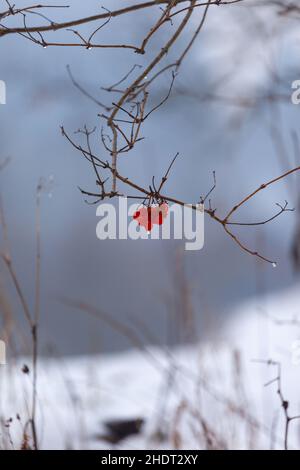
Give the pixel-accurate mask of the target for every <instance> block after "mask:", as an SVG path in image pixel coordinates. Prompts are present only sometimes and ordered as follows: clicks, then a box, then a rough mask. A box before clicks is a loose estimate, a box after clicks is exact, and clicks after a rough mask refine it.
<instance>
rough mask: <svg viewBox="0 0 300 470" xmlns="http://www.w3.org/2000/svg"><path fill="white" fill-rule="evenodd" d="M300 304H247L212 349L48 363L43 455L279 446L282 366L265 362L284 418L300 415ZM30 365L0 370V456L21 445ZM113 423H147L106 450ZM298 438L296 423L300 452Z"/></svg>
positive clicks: (295, 430) (287, 300)
mask: <svg viewBox="0 0 300 470" xmlns="http://www.w3.org/2000/svg"><path fill="white" fill-rule="evenodd" d="M299 300H300V296H299V290H298V289H297V288H293V289H290V290H289V291H286V292H284V293H281V294H278V295H276V296H273V297H269V298H266V299H265V300H261V299H260V301H259V302H257V303H255V302H254V303H253V302H251V303H247V304H245V305H242V306H240V307H239V308H238V309H237V311H236V312H235V313H234V314H233V315H232V320H231V321H230V322H229V324H228V325H227V326H226V328H223V330H222V334H220V335H219V337H218V339H216V340H215V341H214V342H213V343H212V342H211V343H207V344H205V343H201V344H199V345H197V346H190V347H184V348H178V349H176V350H172V351H170V350H168V351H167V350H163V349H158V348H147V349H145V350H144V351H142V350H139V351H131V352H127V353H124V354H118V355H114V356H102V355H98V356H94V357H84V358H68V359H63V358H60V359H57V360H42V361H41V362H40V364H39V381H38V430H39V440H40V446H41V448H45V449H46V448H47V449H66V448H77V449H102V448H115V449H122V448H123V449H135V448H137V449H150V448H152V449H153V448H193V449H199V448H222V449H228V448H230V449H233V448H234V449H237V448H242V449H249V448H265V449H270V448H272V447H273V448H282V447H283V445H284V443H283V440H284V427H285V421H284V414H283V409H282V408H281V403H280V398H279V396H278V394H277V393H276V391H277V384H276V382H274V383H271V384H269V385H268V386H264V384H266V383H267V382H268V381H270V380H272V379H274V378H276V375H277V367H276V366H272V365H269V366H268V365H267V364H265V363H264V362H263V361H265V360H269V359H272V360H274V361H280V364H281V381H282V383H281V389H282V393H283V395H284V399H285V400H288V401H289V408H288V411H289V413H290V416H295V415H297V414H300V401H299V396H300V394H299V391H300V390H299V389H300V381H299V380H298V377H299V370H300V369H299V365H298V362H299V358H300V353H299V350H300V328H299V325H300V323H299V324H298V321H297V313H298V304H299ZM299 319H300V317H299ZM24 361H25V360H22V361H20V362H18V363H15V364H13V363H12V362H10V361H9V363H8V364H7V365H6V366H1V369H0V415H1V419H2V430H1V437H0V445H1V447H2V448H3V447H4V446H5V447H6V448H9V447H11V446H12V445H13V446H15V447H16V448H18V447H19V446H20V440H21V434H22V428H23V427H24V424H25V422H26V420H27V418H28V406H29V404H30V380H31V377H30V373H29V374H24V373H23V372H22V371H21V369H22V366H23V364H24ZM25 362H27V361H25ZM17 413H18V414H19V416H20V419H17V418H16V415H17ZM9 418H13V420H12V422H11V423H9V425H8V426H5V422H6V420H7V419H9ZM112 419H144V420H145V424H144V426H143V427H142V430H141V432H140V433H139V434H137V435H134V436H129V437H127V438H126V439H124V440H121V441H120V442H118V443H109V442H107V441H105V440H103V439H102V437H101V436H103V434H105V427H104V423H105V421H106V420H112ZM299 431H300V422H299V423H298V422H297V420H295V421H291V423H290V430H289V434H288V444H289V448H297V447H298V448H299V440H300V433H299Z"/></svg>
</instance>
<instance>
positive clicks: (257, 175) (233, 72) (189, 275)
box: [0, 0, 300, 354]
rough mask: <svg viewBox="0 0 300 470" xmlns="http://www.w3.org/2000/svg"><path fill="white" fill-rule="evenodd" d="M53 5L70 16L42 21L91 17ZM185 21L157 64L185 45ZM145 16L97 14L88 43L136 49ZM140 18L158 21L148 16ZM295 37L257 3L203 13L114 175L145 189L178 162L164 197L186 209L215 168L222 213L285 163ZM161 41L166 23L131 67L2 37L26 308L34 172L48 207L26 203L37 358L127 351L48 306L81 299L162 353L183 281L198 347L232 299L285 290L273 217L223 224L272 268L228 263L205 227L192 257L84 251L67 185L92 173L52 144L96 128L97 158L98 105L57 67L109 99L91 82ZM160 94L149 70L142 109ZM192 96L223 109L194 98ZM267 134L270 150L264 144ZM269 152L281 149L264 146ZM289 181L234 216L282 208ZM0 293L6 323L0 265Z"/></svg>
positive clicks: (90, 247)
mask: <svg viewBox="0 0 300 470" xmlns="http://www.w3.org/2000/svg"><path fill="white" fill-rule="evenodd" d="M3 3H4V2H3ZM16 3H17V6H19V3H20V5H21V4H23V3H22V2H16ZM54 3H55V2H54ZM56 3H57V4H60V2H56ZM68 3H69V4H70V5H71V8H70V9H68V10H61V11H59V12H58V13H55V12H53V11H50V12H49V16H50V15H51V17H52V18H54V19H58V18H59V19H61V20H62V19H63V18H77V17H81V16H87V15H89V14H95V13H96V12H98V11H99V10H100V7H99V2H98V1H94V0H89V1H85V2H79V0H76V1H72V2H68ZM249 3H252V4H253V2H251V1H250V2H249ZM120 4H122V5H123V1H120V0H114V1H106V2H105V3H104V6H106V7H107V8H110V9H114V8H117V7H120ZM126 4H127V2H126ZM2 7H3V8H2V9H4V6H3V5H2ZM200 10H201V9H199V11H198V12H197V13H195V15H194V16H195V18H194V20H193V22H192V24H191V26H190V27H189V28H188V29H187V31H186V33H185V34H184V35H183V36H182V38H181V40H180V41H179V42H178V45H177V46H176V48H175V49H174V51H173V52H171V53H170V54H169V55H168V57H167V58H166V63H167V62H170V61H172V60H174V58H175V57H176V56H177V55H178V53H180V51H181V50H182V48H183V47H185V45H186V44H187V41H188V39H189V37H190V34H191V33H192V31H193V27H195V26H196V24H197V22H199V19H200V17H201V12H200ZM153 11H154V10H145V11H143V12H141V13H133V14H131V15H126V16H123V17H121V18H117V19H113V20H112V21H111V22H110V24H109V25H107V26H106V27H105V28H104V29H103V30H101V32H100V33H99V34H98V36H97V40H98V41H99V42H105V41H107V42H115V43H117V42H120V43H125V42H127V43H132V44H139V43H140V42H141V40H142V38H143V35H144V34H145V31H148V30H149V28H150V27H151V24H152V22H153V21H154V18H153ZM155 12H156V13H155V14H156V15H159V13H160V10H159V8H158V7H157V8H156V10H155ZM14 21H15V22H16V19H14V18H13V19H12V20H11V24H14ZM28 21H29V19H28ZM31 21H32V22H33V23H40V22H41V21H42V20H41V19H38V18H37V19H36V18H34V19H31ZM279 25H280V26H279ZM296 26H297V23H296V22H295V23H293V22H291V23H289V22H288V21H287V20H284V21H283V23H282V20H281V19H279V18H278V17H277V16H276V15H273V14H272V13H271V11H265V10H263V11H262V10H261V9H259V7H251V9H246V7H245V6H234V5H231V6H229V7H228V8H227V9H226V7H222V8H213V7H212V8H211V11H210V12H209V15H208V19H207V23H206V25H205V28H204V30H203V31H202V33H201V34H200V35H199V37H198V39H197V41H196V43H195V46H194V48H193V50H192V51H191V53H190V55H189V57H188V59H187V60H186V62H184V63H183V66H182V69H181V71H180V73H179V75H178V77H177V79H176V82H175V85H174V88H173V91H172V95H171V97H170V99H169V100H168V101H167V103H166V104H165V105H164V107H162V108H160V109H159V110H158V111H157V112H156V114H153V115H152V116H151V117H150V118H149V120H148V121H146V123H145V125H144V128H143V135H144V136H145V137H146V139H145V141H143V142H141V143H140V144H138V145H137V147H136V149H135V150H134V152H132V154H131V155H128V156H124V157H122V162H120V169H121V170H122V171H123V172H124V174H126V175H128V176H130V177H132V178H133V179H134V178H135V179H136V180H137V181H138V182H140V183H141V184H149V183H150V181H151V177H152V175H156V176H157V177H160V176H161V175H162V173H163V172H164V171H165V169H166V167H167V165H168V163H169V161H170V159H171V157H172V156H173V155H174V154H175V153H176V152H179V153H180V159H178V161H177V163H176V166H175V167H174V169H173V171H172V174H171V177H170V178H169V180H168V183H167V185H166V192H167V193H168V194H170V195H173V196H175V197H178V198H182V199H183V200H186V201H189V202H192V201H197V200H199V196H200V195H201V194H204V193H206V192H207V190H208V189H209V188H210V187H211V184H212V171H213V170H215V171H216V174H217V188H216V190H215V192H214V194H213V196H212V200H213V205H214V206H215V207H217V209H218V211H219V213H220V214H225V213H226V210H228V209H229V208H231V207H232V206H233V205H234V204H235V203H236V202H238V201H239V200H240V199H241V197H243V196H244V195H245V194H247V193H248V192H250V191H251V190H252V189H254V188H255V187H256V186H258V185H259V184H261V183H262V182H265V181H267V180H269V179H271V178H273V177H275V176H277V175H279V174H280V173H281V172H282V171H284V170H287V169H289V168H290V167H291V166H295V165H296V163H297V162H296V160H297V155H295V152H294V150H293V145H292V141H293V139H292V137H291V131H294V132H296V133H297V128H298V121H297V119H298V116H299V110H298V109H299V108H297V106H293V105H292V104H291V102H290V99H289V95H290V88H291V81H292V80H296V79H297V78H298V79H299V78H300V72H299V76H297V75H296V76H295V73H294V72H293V69H292V68H291V64H293V61H295V59H296V53H295V52H294V50H296V49H295V48H296V46H295V45H297V41H299V38H297V35H296V33H295V35H293V34H294V33H293V32H294V29H296ZM173 27H174V26H173ZM92 30H93V25H89V26H85V27H83V28H82V29H80V31H82V32H83V33H84V32H88V31H92ZM171 31H172V26H171V25H167V26H166V27H164V28H163V29H162V31H161V33H160V34H158V36H157V37H156V38H155V39H153V40H152V42H150V43H149V46H148V50H147V54H146V55H145V56H142V57H141V56H137V55H136V54H134V52H132V51H127V50H125V51H117V50H101V49H95V50H90V51H88V50H86V49H84V48H75V47H74V48H64V47H61V48H58V47H57V48H51V47H48V48H46V49H43V48H42V47H40V46H38V45H35V44H33V43H32V42H31V41H29V40H26V39H24V38H22V37H20V36H15V35H14V36H12V35H11V36H7V37H4V38H2V39H1V41H0V58H1V60H0V79H2V80H5V82H6V85H7V104H6V105H5V106H4V105H3V106H0V120H1V121H0V122H1V125H0V157H1V159H4V158H6V157H7V156H11V161H10V163H9V165H8V166H7V167H6V168H5V169H4V170H3V171H2V172H1V175H0V181H1V195H2V199H3V205H4V208H5V213H6V218H7V224H8V228H9V236H10V241H11V246H12V252H13V255H14V262H15V266H16V269H17V272H18V275H19V278H20V280H21V282H22V285H23V287H24V291H25V294H26V296H27V298H28V300H29V302H30V304H32V303H33V301H34V237H35V188H36V185H37V182H38V180H39V178H40V177H44V178H46V179H47V178H49V177H50V176H51V175H53V178H54V183H53V187H52V188H51V189H50V190H49V191H50V192H51V194H52V197H51V198H50V197H48V196H49V195H48V191H47V192H46V193H45V194H44V195H43V198H42V321H41V332H42V345H41V348H42V350H43V351H44V352H45V353H46V352H47V351H49V348H52V349H53V348H55V350H56V351H59V352H60V353H63V354H82V353H92V352H95V351H116V350H119V349H124V348H127V347H130V346H131V345H130V342H129V341H128V340H127V339H126V338H124V337H122V335H121V334H118V332H116V331H114V330H112V329H110V328H109V327H107V326H105V324H102V323H101V322H98V321H96V320H93V319H91V318H90V317H88V316H87V315H86V314H83V313H80V312H77V311H75V310H74V309H72V308H70V307H69V306H66V305H65V304H64V303H63V302H62V300H61V299H62V298H63V297H64V298H68V299H72V300H81V301H85V302H89V303H90V304H92V305H95V306H97V307H98V308H99V309H100V310H103V311H105V312H107V313H108V314H109V315H111V316H112V317H114V318H117V319H119V320H120V321H122V322H129V323H130V324H131V325H132V324H135V326H136V328H137V330H139V327H138V325H139V321H142V322H143V324H145V329H147V330H148V329H149V331H151V334H152V335H153V336H154V338H155V339H156V341H157V342H158V343H174V342H176V341H177V340H178V336H180V334H178V332H177V333H176V329H178V328H180V325H179V324H178V315H180V312H178V310H180V308H181V306H180V302H178V301H177V297H178V292H179V290H180V289H181V288H182V289H183V290H184V289H185V288H183V287H182V282H183V278H184V277H185V281H184V282H185V283H186V286H187V289H188V290H189V292H190V296H191V302H192V305H193V314H194V317H195V319H196V323H197V328H198V330H197V334H198V335H199V337H202V338H203V337H204V338H205V337H209V335H211V334H214V333H217V332H218V329H219V328H221V327H222V323H223V322H224V321H226V318H228V315H230V311H231V309H232V307H233V306H234V305H235V304H236V303H237V302H239V301H241V300H243V299H245V298H248V297H253V296H256V295H259V294H260V293H262V292H267V291H273V290H279V289H284V288H286V287H287V286H289V285H291V284H292V283H294V282H297V277H296V276H295V273H294V271H293V269H292V265H291V259H290V254H289V253H290V247H291V243H292V240H293V235H294V230H295V223H296V221H297V214H296V213H294V214H291V213H287V214H283V215H282V217H280V218H278V219H277V220H275V221H274V222H273V223H271V224H269V225H268V226H263V227H258V228H250V229H248V228H241V229H237V233H238V234H239V236H240V237H241V239H242V240H243V241H245V242H246V243H247V244H248V245H249V246H250V247H251V248H257V249H259V250H260V251H262V252H263V254H265V255H266V256H268V257H270V258H272V259H273V258H274V259H276V260H277V261H278V267H277V268H276V269H272V267H271V266H270V265H268V264H263V263H260V262H258V261H257V260H256V259H255V258H254V257H252V256H249V255H247V254H245V253H244V252H242V251H241V250H240V249H239V248H238V246H237V245H235V244H234V243H233V241H232V240H231V239H230V238H229V237H227V236H226V234H225V233H224V231H223V230H222V227H220V226H218V225H217V224H216V223H214V222H213V221H210V220H209V219H206V226H205V246H204V249H203V250H202V251H199V252H185V251H184V249H183V244H182V243H178V242H176V243H175V242H172V241H164V242H161V241H138V242H135V241H101V242H100V241H99V240H97V238H96V235H95V228H96V222H97V219H96V215H95V210H96V207H95V206H92V207H90V206H87V205H86V204H85V203H84V201H83V198H82V196H81V194H80V193H79V191H78V189H77V186H79V185H80V186H82V187H85V188H87V189H90V190H94V189H95V186H94V180H95V178H94V176H93V173H92V170H91V168H90V167H89V165H88V164H87V163H86V162H85V161H84V160H83V159H82V158H81V156H80V155H79V154H78V153H77V152H76V151H74V149H73V148H71V146H70V145H69V144H68V143H67V142H66V140H65V139H64V138H63V137H62V136H61V134H60V130H59V126H60V125H62V124H63V125H64V126H65V128H66V129H67V130H68V131H70V132H73V131H75V130H76V129H78V128H79V127H82V126H83V125H84V124H87V125H88V126H89V127H93V126H94V125H97V126H98V133H97V135H96V138H95V141H94V148H95V151H96V152H98V153H99V155H103V148H102V147H101V142H100V139H99V127H100V125H101V124H102V123H101V122H100V120H99V118H98V117H97V113H98V112H99V108H97V106H96V105H95V104H93V103H92V102H91V101H89V100H88V99H87V98H86V97H84V96H83V95H82V94H80V92H79V91H78V90H77V89H76V88H75V87H74V86H73V85H72V83H71V82H70V79H69V77H68V74H67V71H66V65H67V64H69V65H70V67H71V70H72V72H73V74H74V76H75V77H76V79H77V80H78V82H80V84H81V85H82V86H84V87H85V88H86V89H87V90H89V91H90V92H91V93H92V94H93V95H95V96H97V97H98V98H99V99H100V100H102V101H106V102H107V103H108V104H110V102H111V101H112V99H113V96H111V95H106V94H105V92H103V91H102V90H101V86H108V85H111V84H112V83H114V82H116V81H118V80H119V79H120V78H121V77H122V76H123V75H124V74H126V73H127V72H128V70H129V69H130V68H131V67H132V66H133V65H134V64H135V63H137V64H140V65H144V64H147V63H148V62H149V60H150V59H151V57H153V55H154V54H155V52H157V50H159V48H160V47H161V45H162V43H163V41H164V40H165V39H166V38H167V37H168V36H169V35H170V33H171ZM45 38H46V39H48V40H49V41H50V40H58V39H61V40H63V41H68V40H69V41H71V42H74V41H76V38H75V37H74V36H73V35H72V33H70V32H69V33H68V32H60V33H49V34H48V35H45ZM54 38H55V39H54ZM176 54H177V55H176ZM291 70H292V72H291ZM274 71H275V72H274ZM275 73H276V74H278V76H279V77H280V78H281V79H282V83H281V84H280V85H278V83H277V84H275V81H274V80H273V79H272V77H273V76H274V74H275ZM169 84H170V74H165V75H164V76H163V77H162V78H161V80H160V81H158V82H157V84H156V85H155V86H153V88H152V99H153V103H157V102H159V100H160V99H161V98H163V97H164V96H165V94H166V92H167V90H168V87H169ZM278 90H279V92H280V93H281V94H285V95H286V98H284V99H281V100H280V101H279V102H278V103H276V104H274V103H273V104H270V103H266V101H265V100H263V99H261V98H259V97H261V96H263V95H265V94H267V93H276V92H277V91H278ZM207 94H210V95H218V96H219V97H220V96H221V97H224V96H225V95H226V96H227V95H228V96H230V97H231V99H230V100H227V99H210V100H208V99H203V96H205V95H207ZM239 97H244V98H246V99H248V100H250V101H251V103H252V101H253V100H254V101H255V97H258V99H257V105H256V106H255V107H254V108H253V107H251V106H247V104H246V105H245V106H243V105H241V103H240V102H239V103H237V101H238V98H239ZM272 128H273V138H271V131H270V129H272ZM278 129H279V130H280V133H279V132H278ZM274 135H275V137H277V138H278V139H279V141H280V142H279V143H278V142H277V144H276V146H275V145H274ZM280 143H282V144H283V150H282V151H278V149H279V147H280ZM298 161H299V160H298ZM297 181H299V180H297V179H296V178H295V177H291V178H290V179H289V184H286V183H285V182H281V183H278V184H277V185H274V186H273V187H271V188H269V189H268V190H267V191H265V192H262V193H261V194H260V195H258V196H257V197H256V198H255V199H254V200H253V201H250V203H249V204H248V205H247V207H246V208H245V209H243V210H241V211H240V212H239V213H238V214H236V218H238V219H239V220H260V219H264V218H266V217H268V216H270V215H272V214H273V212H274V211H275V210H276V207H275V202H283V201H284V200H285V199H288V201H289V203H290V204H291V206H293V205H294V206H296V204H297V193H296V187H297ZM292 183H293V184H292ZM183 271H184V273H185V274H184V275H183ZM1 285H2V286H3V291H4V292H5V295H6V296H7V298H8V299H9V302H10V303H11V306H12V309H13V311H14V314H15V315H16V317H20V318H21V311H20V305H19V301H18V299H17V297H16V295H15V293H14V291H13V289H12V287H11V284H10V281H9V278H8V276H7V273H6V272H5V269H4V266H3V265H1ZM172 325H173V326H172ZM174 325H175V326H174ZM174 331H175V333H174ZM170 332H171V333H170Z"/></svg>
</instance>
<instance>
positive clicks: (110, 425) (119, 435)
mask: <svg viewBox="0 0 300 470" xmlns="http://www.w3.org/2000/svg"><path fill="white" fill-rule="evenodd" d="M144 423H145V420H144V419H143V418H136V419H115V420H109V421H106V422H105V423H104V426H105V428H106V429H107V433H106V434H103V435H97V436H96V437H97V439H101V440H104V441H108V442H111V443H112V444H117V443H118V442H120V441H122V440H123V439H125V438H126V437H128V436H131V435H133V434H139V433H140V432H141V430H142V427H143V425H144Z"/></svg>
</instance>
